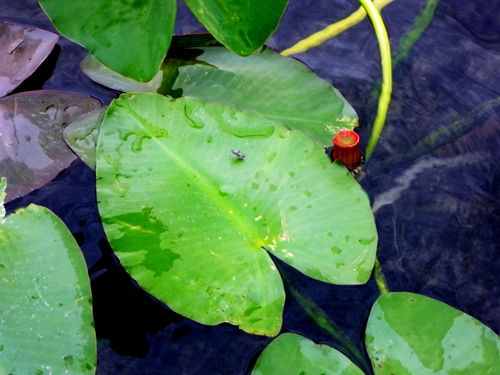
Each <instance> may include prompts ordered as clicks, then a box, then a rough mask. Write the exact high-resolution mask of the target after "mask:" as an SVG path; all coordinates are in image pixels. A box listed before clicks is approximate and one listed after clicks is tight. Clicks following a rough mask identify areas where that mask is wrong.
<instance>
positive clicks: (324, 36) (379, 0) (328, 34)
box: [281, 0, 394, 56]
mask: <svg viewBox="0 0 500 375" xmlns="http://www.w3.org/2000/svg"><path fill="white" fill-rule="evenodd" d="M393 1H394V0H374V4H375V6H376V7H377V9H378V10H379V11H380V10H381V9H382V8H383V7H385V6H386V5H387V4H390V3H392V2H393ZM365 17H366V11H365V9H364V8H363V7H360V8H359V9H358V10H357V11H355V12H354V13H352V14H351V15H350V16H349V17H347V18H344V19H343V20H341V21H338V22H336V23H334V24H331V25H330V26H328V27H326V28H324V29H323V30H321V31H318V32H317V33H314V34H313V35H311V36H309V37H307V38H305V39H302V40H301V41H299V42H298V43H297V44H295V45H293V46H292V47H290V48H288V49H286V50H284V51H283V52H281V54H282V55H283V56H289V55H293V54H295V53H301V52H305V51H307V50H308V49H309V48H312V47H317V46H319V45H320V44H322V43H323V42H324V41H325V40H328V39H330V38H333V37H334V36H336V35H338V34H340V33H342V32H343V31H346V30H347V29H349V28H351V27H352V26H355V25H357V24H358V23H360V22H361V21H362V20H364V19H365Z"/></svg>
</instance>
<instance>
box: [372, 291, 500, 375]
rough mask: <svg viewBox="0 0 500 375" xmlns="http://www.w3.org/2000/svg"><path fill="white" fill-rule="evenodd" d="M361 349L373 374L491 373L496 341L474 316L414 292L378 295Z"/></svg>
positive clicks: (498, 354) (499, 350) (499, 358)
mask: <svg viewBox="0 0 500 375" xmlns="http://www.w3.org/2000/svg"><path fill="white" fill-rule="evenodd" d="M365 342H366V348H367V350H368V355H369V356H370V359H371V361H372V364H373V368H374V370H375V374H377V375H378V374H387V375H389V374H457V375H458V374H464V375H465V374H493V373H496V371H497V370H498V368H500V338H499V337H498V336H497V335H496V334H495V333H494V332H493V331H492V330H491V329H489V328H488V327H486V326H485V325H483V324H482V323H481V322H479V321H478V320H476V319H474V318H473V317H471V316H469V315H467V314H465V313H463V312H461V311H459V310H456V309H454V308H452V307H450V306H448V305H446V304H444V303H442V302H439V301H436V300H434V299H432V298H429V297H424V296H420V295H418V294H413V293H390V294H388V295H382V296H380V297H379V299H378V300H377V302H376V303H375V305H373V308H372V311H371V312H370V318H369V320H368V325H367V328H366V338H365Z"/></svg>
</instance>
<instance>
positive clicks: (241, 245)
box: [96, 93, 377, 335]
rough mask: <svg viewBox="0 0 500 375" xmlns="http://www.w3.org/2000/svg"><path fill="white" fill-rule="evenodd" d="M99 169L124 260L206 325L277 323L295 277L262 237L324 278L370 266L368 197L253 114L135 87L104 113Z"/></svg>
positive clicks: (114, 239)
mask: <svg viewBox="0 0 500 375" xmlns="http://www.w3.org/2000/svg"><path fill="white" fill-rule="evenodd" d="M231 150H234V151H241V152H242V153H243V154H245V156H246V158H245V159H244V160H240V159H238V158H237V157H236V156H234V155H233V154H232V153H231ZM96 173H97V194H98V201H99V210H100V213H101V217H102V220H103V224H104V228H105V230H106V233H107V236H108V239H109V241H110V243H111V245H112V247H113V249H114V250H115V252H116V254H117V255H118V257H119V258H120V260H121V262H122V264H123V266H124V267H125V269H126V270H127V271H128V272H129V273H130V274H131V275H132V277H134V278H135V279H136V280H137V281H138V283H139V284H140V285H141V286H142V287H143V288H144V289H146V290H147V291H148V292H150V293H151V294H153V295H154V296H155V297H157V298H159V299H160V300H162V301H164V302H165V303H167V304H168V305H169V306H170V307H171V308H172V309H173V310H174V311H176V312H178V313H180V314H182V315H185V316H187V317H189V318H191V319H194V320H196V321H199V322H201V323H204V324H218V323H221V322H226V321H227V322H230V323H232V324H236V325H239V326H240V327H241V328H242V329H243V330H245V331H248V332H252V333H259V334H265V335H276V334H277V333H278V332H279V329H280V326H281V313H282V309H283V303H284V297H285V296H284V291H283V285H282V282H281V279H280V276H279V273H278V271H277V270H276V268H275V266H274V264H273V262H272V260H271V259H270V257H269V256H268V255H267V253H266V252H265V251H264V249H263V247H264V248H265V249H267V250H269V251H272V252H273V253H274V254H275V255H276V256H277V257H279V258H281V259H282V260H284V261H285V262H287V263H288V264H290V265H292V266H293V267H295V268H297V269H298V270H300V271H302V272H304V273H305V274H307V275H309V276H311V277H314V278H316V279H319V280H323V281H327V282H332V283H337V284H359V283H364V282H366V281H367V280H368V278H369V276H370V272H371V269H372V267H373V264H374V258H375V249H376V243H377V233H376V229H375V224H374V220H373V216H372V213H371V210H370V207H369V201H368V198H367V196H366V194H365V193H364V192H363V191H362V190H361V188H360V186H359V185H358V184H357V183H356V182H355V181H354V179H353V178H352V176H351V175H350V173H349V172H348V171H347V170H346V169H345V168H344V167H343V166H342V165H340V164H337V163H336V164H333V165H332V164H331V163H330V160H329V158H328V156H327V155H326V154H325V151H324V149H323V148H322V147H320V146H319V145H317V144H316V143H314V142H312V141H311V140H310V139H309V138H307V137H305V136H304V135H302V134H301V133H298V132H289V131H288V130H286V129H285V128H283V127H282V126H281V125H279V124H276V123H274V122H271V121H268V120H265V119H263V118H262V117H259V116H256V115H254V114H252V113H249V112H244V111H238V110H235V109H234V108H232V107H228V106H222V105H216V104H210V103H205V102H202V101H200V100H198V99H195V98H181V99H177V100H169V99H167V98H165V97H163V96H161V95H156V94H144V93H143V94H140V93H137V94H124V95H122V96H121V97H120V98H119V99H118V100H115V101H113V103H112V104H111V105H110V107H109V108H108V111H107V113H106V116H105V118H104V121H103V124H102V128H101V133H100V136H99V141H98V148H97V172H96ZM187 296H189V297H187Z"/></svg>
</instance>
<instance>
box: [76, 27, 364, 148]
mask: <svg viewBox="0 0 500 375" xmlns="http://www.w3.org/2000/svg"><path fill="white" fill-rule="evenodd" d="M200 39H201V41H202V42H203V41H205V39H206V37H205V36H203V35H201V36H185V37H176V38H175V40H174V42H173V44H175V46H173V47H172V48H171V49H170V50H169V52H168V55H167V57H166V59H165V61H164V63H163V65H162V68H161V69H162V71H160V72H159V73H158V75H157V76H156V77H155V79H154V81H152V82H150V83H148V84H141V83H138V82H134V81H132V80H127V79H125V78H124V77H121V76H120V75H118V74H116V73H114V72H112V71H111V70H109V69H107V68H105V67H103V66H102V64H99V63H98V62H97V61H96V60H95V59H93V58H92V57H91V56H88V57H87V58H85V59H84V60H83V61H82V63H81V64H80V66H81V68H82V70H83V71H84V72H85V74H87V75H88V76H89V77H90V78H91V79H93V80H94V81H96V82H98V83H100V84H102V85H105V86H108V87H111V88H113V89H115V90H121V91H125V92H126V91H133V92H157V93H159V94H163V95H169V96H172V97H176V98H177V97H181V96H192V97H195V98H199V99H202V100H204V101H207V102H211V103H219V104H225V105H229V106H232V107H235V108H238V109H243V110H246V111H250V112H254V113H256V114H258V115H260V116H262V117H264V118H266V119H269V120H272V121H276V122H279V123H280V124H282V125H284V126H286V127H287V128H288V129H291V130H299V131H301V132H303V133H304V134H306V135H308V136H309V137H311V138H312V139H313V140H315V141H316V142H318V143H320V144H321V145H323V146H328V145H331V144H332V143H333V141H332V139H333V136H334V135H335V134H337V133H338V132H339V131H340V130H344V129H350V130H352V129H353V128H354V127H355V126H357V122H358V120H357V116H356V113H355V111H354V109H353V108H352V107H351V105H350V104H349V103H348V102H347V101H346V100H345V99H344V97H343V96H342V95H341V94H340V92H339V91H338V90H336V89H335V88H334V87H333V86H332V85H331V84H329V83H328V82H326V81H324V80H323V79H321V78H319V77H318V76H317V75H315V74H314V73H313V72H311V71H310V70H309V69H308V68H307V67H306V66H305V65H304V64H302V63H300V62H298V61H297V60H294V59H291V58H288V57H284V56H281V55H279V54H278V53H276V52H275V51H273V50H272V49H271V48H268V47H263V48H262V50H260V51H259V52H257V53H255V54H253V55H252V56H249V57H246V58H243V57H240V56H236V55H235V54H233V53H231V51H229V50H227V49H226V48H224V47H221V46H208V47H206V46H198V47H188V48H181V47H179V45H182V44H183V40H184V41H188V42H190V43H191V44H192V43H195V42H196V41H197V40H200ZM184 44H187V43H184ZM200 44H202V43H200ZM205 44H206V41H205Z"/></svg>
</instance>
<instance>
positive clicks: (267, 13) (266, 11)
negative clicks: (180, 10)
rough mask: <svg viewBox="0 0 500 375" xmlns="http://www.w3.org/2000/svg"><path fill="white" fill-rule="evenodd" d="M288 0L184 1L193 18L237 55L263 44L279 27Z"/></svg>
mask: <svg viewBox="0 0 500 375" xmlns="http://www.w3.org/2000/svg"><path fill="white" fill-rule="evenodd" d="M287 3H288V0H225V1H217V0H186V4H187V5H188V6H189V8H190V9H191V10H192V11H193V13H194V14H195V16H196V18H198V20H199V21H200V22H201V23H202V24H203V26H205V27H206V28H207V30H208V31H209V32H210V33H211V34H212V35H213V36H214V37H215V38H216V39H217V40H218V41H219V42H221V43H222V44H224V45H225V46H226V47H227V48H229V49H230V50H231V51H233V52H234V53H236V54H238V55H240V56H248V55H250V54H252V53H253V52H254V51H256V50H257V49H258V48H259V47H260V46H262V45H263V44H264V43H265V42H266V40H267V39H268V38H269V37H270V36H271V35H272V34H273V32H274V31H275V30H276V28H277V27H278V23H279V21H280V19H281V16H282V15H283V12H284V11H285V8H286V5H287Z"/></svg>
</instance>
